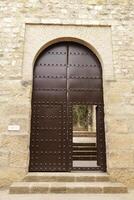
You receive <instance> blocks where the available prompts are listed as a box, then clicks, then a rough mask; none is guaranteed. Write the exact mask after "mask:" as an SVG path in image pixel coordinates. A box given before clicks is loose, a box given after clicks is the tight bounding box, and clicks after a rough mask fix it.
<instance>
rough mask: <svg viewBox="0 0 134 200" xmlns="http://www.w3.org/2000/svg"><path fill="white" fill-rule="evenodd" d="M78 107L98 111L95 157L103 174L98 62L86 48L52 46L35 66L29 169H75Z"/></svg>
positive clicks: (100, 74) (69, 43)
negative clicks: (73, 148) (87, 106)
mask: <svg viewBox="0 0 134 200" xmlns="http://www.w3.org/2000/svg"><path fill="white" fill-rule="evenodd" d="M79 104H80V105H81V104H83V105H97V106H98V107H99V110H100V112H98V113H99V114H98V117H97V119H98V120H101V122H100V121H99V122H97V124H96V126H98V128H97V135H98V139H97V142H98V143H99V144H98V153H97V155H98V163H99V166H100V169H101V170H103V171H105V169H106V162H105V134H104V116H103V114H101V112H102V113H103V88H102V71H101V65H100V62H99V61H98V59H97V57H96V56H95V55H94V54H93V53H92V52H91V51H90V50H89V49H88V48H86V47H84V46H82V45H79V44H76V43H73V42H66V43H63V42H61V43H57V44H54V45H52V46H50V47H49V48H47V49H46V50H45V51H43V52H42V53H41V54H40V55H39V57H38V59H37V61H36V63H35V66H34V72H33V95H32V119H31V140H30V166H29V170H30V171H71V170H72V160H73V157H72V143H73V142H72V132H73V113H72V107H73V105H79ZM102 127H103V128H102ZM102 140H103V142H101V141H102ZM100 150H101V153H100Z"/></svg>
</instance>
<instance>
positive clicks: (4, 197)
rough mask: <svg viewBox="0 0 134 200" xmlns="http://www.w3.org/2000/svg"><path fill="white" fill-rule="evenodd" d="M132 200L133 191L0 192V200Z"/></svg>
mask: <svg viewBox="0 0 134 200" xmlns="http://www.w3.org/2000/svg"><path fill="white" fill-rule="evenodd" d="M23 199H24V200H55V199H56V200H63V199H64V200H134V190H129V193H128V194H24V195H20V194H19V195H13V194H8V190H3V191H0V200H23Z"/></svg>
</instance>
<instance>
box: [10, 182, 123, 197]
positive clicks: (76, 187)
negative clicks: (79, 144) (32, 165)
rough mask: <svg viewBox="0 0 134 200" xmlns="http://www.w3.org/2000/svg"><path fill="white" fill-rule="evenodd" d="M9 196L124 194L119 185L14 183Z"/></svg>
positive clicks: (94, 183)
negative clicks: (35, 194) (31, 194)
mask: <svg viewBox="0 0 134 200" xmlns="http://www.w3.org/2000/svg"><path fill="white" fill-rule="evenodd" d="M9 192H10V194H24V193H25V194H26V193H27V194H29V193H126V192H127V188H126V187H125V186H123V185H122V184H120V183H110V182H16V183H13V184H12V185H11V187H10V191H9Z"/></svg>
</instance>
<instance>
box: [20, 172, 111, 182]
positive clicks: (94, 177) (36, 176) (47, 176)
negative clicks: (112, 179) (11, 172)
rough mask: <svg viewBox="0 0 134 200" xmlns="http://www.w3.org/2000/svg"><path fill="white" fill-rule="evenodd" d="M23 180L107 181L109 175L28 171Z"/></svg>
mask: <svg viewBox="0 0 134 200" xmlns="http://www.w3.org/2000/svg"><path fill="white" fill-rule="evenodd" d="M23 181H26V182H30V181H31V182H51V181H52V182H53V181H54V182H63V181H64V182H81V181H82V182H91V181H93V182H94V181H98V182H99V181H101V182H103V181H109V176H108V174H106V173H100V172H98V173H97V172H96V173H95V172H91V173H89V172H88V173H87V172H83V173H76V172H71V173H67V172H66V173H64V172H60V173H58V172H55V173H51V172H30V173H28V174H27V175H26V176H25V178H24V179H23Z"/></svg>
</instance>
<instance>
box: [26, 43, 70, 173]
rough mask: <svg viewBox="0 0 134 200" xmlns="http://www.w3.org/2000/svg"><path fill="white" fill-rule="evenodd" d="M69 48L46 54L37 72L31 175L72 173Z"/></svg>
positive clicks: (35, 72)
mask: <svg viewBox="0 0 134 200" xmlns="http://www.w3.org/2000/svg"><path fill="white" fill-rule="evenodd" d="M66 64H67V47H66V45H64V44H59V45H54V46H52V47H51V48H48V49H47V50H46V51H45V52H43V53H42V54H41V55H40V57H39V58H38V59H37V61H36V63H35V68H34V82H33V98H32V123H31V144H30V167H29V170H30V171H68V163H67V162H66V160H67V159H68V158H67V157H68V145H67V134H68V133H67V106H66V102H67V97H66V96H67V95H66V93H67V91H66V67H65V66H64V65H66Z"/></svg>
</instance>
